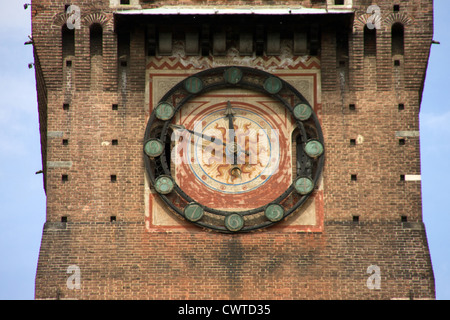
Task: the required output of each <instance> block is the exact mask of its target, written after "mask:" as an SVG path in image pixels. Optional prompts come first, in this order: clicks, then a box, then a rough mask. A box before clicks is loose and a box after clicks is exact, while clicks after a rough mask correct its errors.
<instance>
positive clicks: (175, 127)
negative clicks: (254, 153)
mask: <svg viewBox="0 0 450 320" xmlns="http://www.w3.org/2000/svg"><path fill="white" fill-rule="evenodd" d="M169 126H170V128H172V129H173V130H181V131H187V132H189V133H190V134H193V135H194V136H197V137H200V138H202V139H205V140H208V141H211V142H212V143H214V144H218V145H222V146H224V147H227V144H226V143H225V142H223V141H222V140H220V139H218V138H215V137H211V136H208V135H206V134H203V133H200V132H196V131H194V130H190V129H186V127H185V126H183V125H179V124H171V125H169ZM243 152H244V153H245V154H246V155H249V153H248V152H247V151H243Z"/></svg>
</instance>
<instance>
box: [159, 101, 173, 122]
mask: <svg viewBox="0 0 450 320" xmlns="http://www.w3.org/2000/svg"><path fill="white" fill-rule="evenodd" d="M174 112H175V109H174V107H173V106H172V105H171V104H170V103H168V102H161V103H159V104H158V106H157V107H156V109H155V114H156V117H157V118H158V119H159V120H163V121H166V120H169V119H170V118H172V117H173V114H174Z"/></svg>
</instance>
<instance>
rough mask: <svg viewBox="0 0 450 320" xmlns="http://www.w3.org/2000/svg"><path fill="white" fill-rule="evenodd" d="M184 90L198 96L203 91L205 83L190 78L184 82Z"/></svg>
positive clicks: (195, 78)
mask: <svg viewBox="0 0 450 320" xmlns="http://www.w3.org/2000/svg"><path fill="white" fill-rule="evenodd" d="M184 88H185V89H186V91H187V92H189V93H192V94H196V93H199V92H200V91H202V90H203V82H202V80H200V79H199V78H197V77H189V78H187V79H186V80H185V81H184Z"/></svg>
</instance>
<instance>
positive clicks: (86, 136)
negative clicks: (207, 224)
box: [32, 0, 434, 299]
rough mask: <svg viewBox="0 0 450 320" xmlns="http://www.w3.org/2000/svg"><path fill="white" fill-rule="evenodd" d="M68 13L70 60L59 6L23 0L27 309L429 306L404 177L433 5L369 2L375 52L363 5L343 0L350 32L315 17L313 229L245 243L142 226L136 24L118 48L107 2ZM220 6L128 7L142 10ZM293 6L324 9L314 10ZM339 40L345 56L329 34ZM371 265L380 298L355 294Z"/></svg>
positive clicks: (416, 195) (374, 293) (412, 166)
mask: <svg viewBox="0 0 450 320" xmlns="http://www.w3.org/2000/svg"><path fill="white" fill-rule="evenodd" d="M72 3H73V4H75V5H78V6H79V7H80V8H81V10H82V16H81V18H82V20H81V21H82V23H81V29H79V30H75V39H74V45H75V48H74V53H75V54H74V55H73V56H72V55H68V56H66V58H65V59H63V46H62V28H63V26H64V24H65V22H66V19H67V15H66V14H65V13H64V5H65V3H64V2H62V1H56V0H53V1H50V0H49V1H44V0H42V1H36V0H35V1H33V10H32V26H33V41H34V51H35V63H36V78H37V84H38V85H37V91H38V103H39V114H40V124H41V143H42V158H43V162H44V168H45V170H44V172H45V186H46V194H47V222H46V224H45V225H44V230H43V238H42V244H41V250H40V257H39V264H38V269H37V274H36V298H37V299H53V298H57V297H60V298H79V299H116V298H126V299H128V298H130V299H132V298H137V299H153V298H156V299H158V298H159V299H202V298H209V299H213V298H214V299H319V298H324V299H341V298H342V299H391V298H405V297H414V298H434V278H433V272H432V266H431V261H430V257H429V252H428V246H427V240H426V232H425V229H424V226H423V222H422V210H421V184H420V181H414V180H416V179H409V177H412V176H417V175H420V145H419V137H418V135H417V134H418V130H419V124H418V116H419V110H420V100H421V89H422V86H423V80H424V77H425V72H426V66H427V59H428V54H429V47H430V44H431V39H432V30H433V29H432V28H433V21H432V19H433V17H432V1H430V0H427V1H424V0H422V1H420V0H414V1H401V2H399V3H397V2H395V3H394V1H383V2H382V4H378V5H379V6H380V9H381V14H382V18H383V20H382V24H381V28H380V29H378V30H377V39H376V41H377V42H376V55H375V56H365V55H364V25H365V24H366V22H367V19H368V17H369V16H370V14H367V13H366V9H367V7H368V6H369V5H371V4H372V1H356V0H354V1H353V8H354V10H355V13H354V19H352V21H354V22H353V25H350V26H348V25H347V26H345V24H342V25H341V24H339V26H341V27H342V28H344V29H343V30H342V29H339V30H336V20H332V19H330V20H329V21H326V20H322V21H321V26H320V50H319V52H318V57H319V58H320V65H321V84H320V87H321V111H320V112H321V114H320V117H321V121H322V129H323V132H324V139H325V144H326V146H325V147H326V162H325V168H324V172H323V188H324V222H323V223H324V228H323V231H322V232H283V231H282V230H276V229H267V230H264V231H262V232H258V233H254V234H245V235H223V234H216V233H214V232H207V231H204V230H200V229H197V228H194V229H186V230H181V231H176V230H172V231H171V230H159V231H158V230H154V231H152V232H149V231H148V230H147V229H146V228H145V225H144V219H145V217H144V212H145V201H144V190H145V185H144V184H145V179H144V175H145V173H144V172H145V170H144V163H143V157H142V144H143V137H144V130H145V126H146V121H147V116H148V115H147V114H146V107H145V105H146V101H147V99H148V96H146V95H147V94H148V93H146V91H145V90H146V86H145V79H146V77H145V70H146V48H148V47H147V46H148V42H146V29H145V28H144V27H143V26H145V23H144V22H142V21H139V22H137V23H136V24H130V26H129V30H123V29H121V30H120V32H122V31H123V32H125V34H129V46H127V45H126V44H125V47H124V48H125V49H124V50H125V51H122V49H118V45H119V43H123V42H121V41H123V40H121V39H123V36H122V35H121V36H120V37H118V35H117V33H116V32H117V31H118V30H116V29H115V21H114V19H115V18H114V16H113V13H114V10H115V9H114V7H110V1H73V2H72ZM221 3H223V1H207V2H205V1H182V2H181V1H175V2H171V1H160V2H155V1H141V5H142V7H143V8H152V7H158V6H159V5H161V4H164V5H170V4H176V5H182V4H185V5H196V4H202V5H216V4H221ZM227 3H229V1H228V2H227ZM289 3H291V2H289ZM294 3H295V4H297V5H298V1H292V4H294ZM236 4H237V5H250V4H251V5H256V4H264V5H275V6H276V5H281V4H283V5H287V4H286V1H245V2H244V1H236ZM301 4H302V5H304V6H305V7H315V8H324V7H325V6H326V1H312V0H311V1H302V3H301ZM394 4H400V11H398V12H394V10H393V5H394ZM395 22H401V23H402V24H403V25H404V27H405V35H404V43H405V48H404V55H403V56H393V55H392V53H391V27H392V25H393V23H395ZM93 24H97V25H99V26H101V27H102V44H103V48H102V50H101V55H100V54H95V55H91V45H90V34H91V29H90V27H91V26H92V25H93ZM347 27H348V29H346V28H347ZM345 30H349V32H348V34H347V36H348V46H347V45H346V41H344V45H343V46H342V39H341V38H340V35H342V34H346V33H347V32H346V31H345ZM337 35H338V36H337ZM125 38H126V37H125ZM118 39H119V40H118ZM125 42H126V43H127V41H125ZM96 43H97V44H98V42H96ZM120 45H121V44H120ZM337 46H338V47H339V50H337ZM94 49H95V48H94ZM94 51H95V50H94ZM96 52H99V51H98V50H97V51H96ZM124 53H125V54H124ZM124 56H125V57H124ZM67 60H70V61H71V64H69V65H68V64H67V62H66V61H67ZM395 60H399V61H400V65H399V66H395V65H394V61H395ZM124 62H126V64H125V63H124ZM402 106H403V107H402ZM113 140H114V142H113ZM352 175H353V177H352ZM112 176H115V179H113V178H112ZM355 177H356V181H355ZM410 180H412V181H410ZM356 216H357V217H359V222H356V221H355V222H354V217H356ZM63 217H64V218H63ZM111 217H115V221H111ZM62 220H63V221H67V222H61V221H62ZM70 265H77V266H79V267H80V270H81V289H79V290H77V289H75V290H70V289H68V288H67V286H66V280H67V278H68V274H67V272H66V271H67V267H68V266H70ZM371 265H378V266H379V267H380V270H381V289H380V290H370V289H368V288H367V286H366V280H367V278H368V277H369V276H370V274H368V273H367V272H366V271H367V268H368V267H369V266H371Z"/></svg>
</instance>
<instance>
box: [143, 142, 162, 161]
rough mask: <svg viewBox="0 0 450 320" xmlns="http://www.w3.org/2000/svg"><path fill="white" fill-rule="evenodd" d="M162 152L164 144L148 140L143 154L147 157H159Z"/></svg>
mask: <svg viewBox="0 0 450 320" xmlns="http://www.w3.org/2000/svg"><path fill="white" fill-rule="evenodd" d="M163 151H164V144H163V143H162V142H161V140H159V139H150V140H148V141H147V142H146V143H145V146H144V152H145V154H147V155H148V156H149V157H152V158H155V157H159V156H160V155H161V154H162V153H163Z"/></svg>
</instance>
